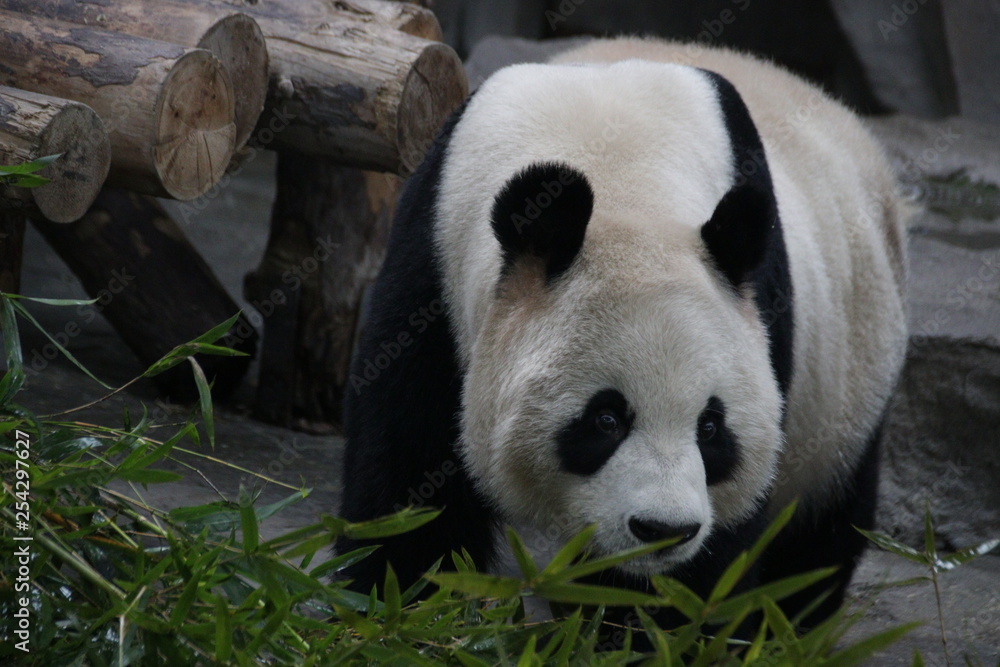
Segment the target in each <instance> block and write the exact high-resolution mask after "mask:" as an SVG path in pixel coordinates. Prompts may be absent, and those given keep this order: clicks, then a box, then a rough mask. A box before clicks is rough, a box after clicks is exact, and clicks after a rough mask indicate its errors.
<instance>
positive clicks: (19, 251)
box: [0, 211, 25, 294]
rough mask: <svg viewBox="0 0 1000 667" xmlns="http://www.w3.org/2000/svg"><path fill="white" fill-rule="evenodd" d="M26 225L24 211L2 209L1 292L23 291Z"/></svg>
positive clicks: (15, 292)
mask: <svg viewBox="0 0 1000 667" xmlns="http://www.w3.org/2000/svg"><path fill="white" fill-rule="evenodd" d="M24 226H25V218H24V214H23V213H20V212H18V211H0V292H6V293H7V294H20V293H21V262H22V260H23V258H24Z"/></svg>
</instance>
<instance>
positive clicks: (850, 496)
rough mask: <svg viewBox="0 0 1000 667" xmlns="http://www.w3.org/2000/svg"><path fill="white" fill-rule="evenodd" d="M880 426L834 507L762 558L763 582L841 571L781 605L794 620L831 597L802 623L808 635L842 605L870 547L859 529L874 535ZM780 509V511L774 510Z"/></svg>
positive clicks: (806, 520) (786, 535) (796, 525)
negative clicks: (822, 570) (830, 569)
mask: <svg viewBox="0 0 1000 667" xmlns="http://www.w3.org/2000/svg"><path fill="white" fill-rule="evenodd" d="M881 432H882V427H881V425H880V426H879V427H878V428H876V429H875V431H874V433H873V434H872V435H871V436H870V438H869V440H868V444H867V446H866V447H865V450H864V454H863V455H862V457H861V459H860V460H859V461H858V462H857V465H856V466H855V468H854V472H853V474H852V475H851V477H850V478H849V479H847V480H845V481H844V484H843V487H842V494H841V496H840V497H839V498H836V499H831V502H830V505H829V506H826V507H820V508H817V509H813V510H812V511H807V509H806V508H801V507H800V508H799V511H798V513H797V516H796V517H795V518H794V519H793V521H792V522H791V523H790V524H789V525H788V526H787V527H786V528H785V529H784V530H783V531H782V532H781V533H780V534H779V535H778V537H777V538H776V539H775V541H774V543H773V544H772V545H771V546H770V547H769V548H768V550H767V551H766V553H765V554H764V557H763V559H762V565H761V568H762V579H763V580H764V581H765V582H766V581H775V580H778V579H782V578H784V577H790V576H793V575H796V574H800V573H803V572H809V571H811V570H817V569H820V568H825V567H837V568H838V570H837V571H836V572H835V573H834V574H833V575H832V577H830V578H828V579H824V580H823V581H821V582H818V583H816V584H813V585H812V586H810V587H808V588H806V589H805V590H803V591H801V592H799V593H796V594H795V595H791V596H789V597H788V598H786V599H784V600H782V601H781V603H780V606H781V609H782V611H783V612H784V613H785V615H786V616H787V617H788V618H789V619H792V618H794V617H795V616H797V615H798V614H800V613H801V612H803V611H805V610H806V609H808V608H809V607H810V605H812V604H813V603H814V601H815V600H816V599H817V598H818V597H819V596H820V595H822V594H824V593H827V592H829V595H828V596H827V597H826V598H825V599H824V600H823V601H822V602H821V603H820V604H819V605H818V606H817V607H816V608H815V609H813V610H812V611H811V612H810V613H809V614H808V615H806V616H805V617H804V618H803V619H802V620H801V621H800V623H799V627H800V628H801V629H803V630H808V629H810V628H813V627H815V626H816V625H818V624H819V623H822V622H823V621H824V620H826V619H827V618H829V617H830V616H831V615H833V613H834V612H836V611H837V609H839V608H840V607H841V605H842V604H843V602H844V596H845V594H846V592H847V586H848V585H849V584H850V582H851V577H852V575H853V574H854V570H855V568H856V567H857V564H858V561H859V560H860V559H861V555H862V553H863V552H864V549H865V546H866V545H867V539H866V538H865V537H864V536H863V535H862V534H861V533H859V532H858V531H857V530H855V526H856V527H858V528H863V529H865V530H872V529H873V528H874V526H875V509H876V505H877V500H878V462H879V446H880V440H881ZM774 509H780V508H774Z"/></svg>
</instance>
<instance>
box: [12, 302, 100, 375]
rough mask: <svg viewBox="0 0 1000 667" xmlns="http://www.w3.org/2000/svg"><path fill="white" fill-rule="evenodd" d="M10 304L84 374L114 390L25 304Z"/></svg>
mask: <svg viewBox="0 0 1000 667" xmlns="http://www.w3.org/2000/svg"><path fill="white" fill-rule="evenodd" d="M5 296H6V295H5ZM10 304H11V305H12V306H13V307H14V310H16V311H17V314H18V315H20V316H21V317H23V318H24V319H26V320H28V322H30V323H31V325H32V326H33V327H35V328H36V329H38V330H39V331H40V332H42V334H44V335H45V337H46V338H48V339H49V342H51V343H52V344H53V345H54V346H55V348H56V349H57V350H59V352H60V353H61V354H62V355H63V356H64V357H66V358H67V359H69V360H70V362H72V364H73V365H74V366H76V367H77V368H79V369H80V370H81V371H83V373H84V374H85V375H86V376H87V377H89V378H90V379H91V380H93V381H94V382H96V383H97V384H99V385H101V386H102V387H104V388H105V389H111V390H113V389H114V387H112V386H111V385H109V384H106V383H104V382H102V381H100V380H99V379H97V376H96V375H94V374H93V373H91V372H90V371H89V370H87V368H86V367H85V366H84V365H83V364H81V363H80V362H79V361H78V360H77V358H76V357H74V356H73V355H72V353H70V351H69V350H67V349H66V348H65V347H63V346H62V344H61V343H60V342H59V341H57V340H56V339H55V338H53V337H52V335H51V334H49V332H48V331H46V330H45V327H43V326H42V325H41V324H39V323H38V320H36V319H35V318H34V316H33V315H32V314H31V313H29V312H28V311H27V310H26V309H25V308H24V306H22V305H21V304H20V303H18V302H17V301H16V300H12V301H10Z"/></svg>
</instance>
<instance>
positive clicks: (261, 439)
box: [20, 0, 1000, 665]
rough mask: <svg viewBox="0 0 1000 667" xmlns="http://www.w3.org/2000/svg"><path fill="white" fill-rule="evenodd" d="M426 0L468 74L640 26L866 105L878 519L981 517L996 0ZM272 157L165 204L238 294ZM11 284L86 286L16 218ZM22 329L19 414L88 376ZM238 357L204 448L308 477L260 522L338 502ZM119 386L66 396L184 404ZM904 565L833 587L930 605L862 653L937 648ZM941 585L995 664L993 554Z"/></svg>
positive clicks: (56, 316)
mask: <svg viewBox="0 0 1000 667" xmlns="http://www.w3.org/2000/svg"><path fill="white" fill-rule="evenodd" d="M779 4H780V5H782V7H778V6H777V5H779ZM436 10H437V11H438V12H439V15H440V17H441V19H442V24H443V26H444V28H445V32H446V37H447V39H449V41H451V43H452V44H453V45H455V46H456V47H457V48H459V49H460V50H461V52H462V53H463V55H465V56H466V57H467V58H468V61H469V62H468V72H469V76H470V80H471V81H472V82H473V84H475V83H477V82H479V81H481V80H482V78H484V77H485V76H487V75H488V74H489V72H491V71H493V70H495V69H496V68H497V67H500V66H502V65H504V64H509V63H513V62H525V61H537V60H541V59H544V57H545V56H546V54H548V53H550V52H552V51H553V50H558V49H562V48H566V46H567V42H566V41H563V40H562V39H560V40H559V41H555V42H552V41H547V42H541V43H540V42H537V41H534V40H537V39H539V38H544V37H559V38H570V39H578V38H580V36H581V35H593V34H605V33H612V34H614V33H619V32H623V31H624V32H640V33H650V34H659V35H665V36H675V37H684V38H689V39H698V38H700V39H702V40H703V41H711V42H712V43H719V44H732V45H736V46H739V47H741V48H746V49H751V50H754V51H757V52H762V53H766V54H769V55H771V56H772V57H774V58H775V59H777V60H779V61H780V62H782V63H784V64H786V65H788V66H789V67H792V68H794V69H796V70H797V71H799V72H801V73H803V74H804V75H806V76H809V77H810V78H813V79H814V80H816V81H819V82H821V83H822V84H823V85H825V86H826V87H827V88H828V89H829V90H831V91H834V92H835V93H836V94H838V95H840V96H841V97H843V98H844V99H846V100H848V101H849V102H850V103H851V104H853V105H854V106H856V107H857V108H859V109H863V110H865V111H868V112H873V113H875V114H876V115H874V116H872V117H871V118H870V119H869V123H870V126H871V127H872V129H873V131H874V132H875V133H876V135H877V136H878V137H879V138H880V140H881V141H882V142H883V144H884V145H885V147H886V150H887V152H888V153H889V155H890V157H891V159H892V161H893V164H894V166H895V168H896V169H897V172H898V174H899V178H900V181H901V182H902V183H903V185H904V188H905V190H906V192H907V193H908V196H909V197H910V199H911V201H912V202H913V204H914V205H915V206H916V207H917V208H918V209H919V212H918V214H917V215H916V216H915V218H914V220H913V222H912V225H911V227H910V233H909V241H910V242H909V247H910V265H911V282H910V289H909V297H910V299H909V306H910V314H909V318H910V326H911V331H912V338H911V346H910V350H909V354H908V360H907V366H906V369H905V372H904V377H903V379H902V382H901V384H900V388H899V391H898V394H897V396H896V399H895V401H894V405H893V408H892V411H891V414H890V419H889V425H888V429H887V433H886V440H885V446H884V455H883V482H882V489H881V501H880V511H879V515H878V521H879V525H880V530H882V531H884V532H886V533H889V534H891V535H893V536H894V537H897V538H898V539H901V540H903V541H906V542H908V543H911V544H913V545H914V546H920V544H921V543H922V516H923V512H924V508H925V506H927V505H928V504H929V506H930V509H931V511H932V513H933V515H934V517H935V520H936V538H937V541H938V546H939V548H942V549H948V550H951V549H957V548H962V547H967V546H970V545H972V544H975V543H978V542H981V541H983V540H986V539H990V538H995V537H1000V227H998V221H1000V187H998V186H1000V37H998V36H997V35H998V34H1000V1H998V0H948V1H947V2H944V1H942V2H936V1H934V0H926V1H924V2H920V1H919V0H905V1H904V0H892V1H891V0H873V1H870V2H869V1H862V0H833V1H832V2H830V3H822V2H814V3H764V2H763V1H762V0H711V1H709V0H706V1H695V2H690V3H670V4H667V3H652V2H646V3H642V2H634V3H623V2H612V1H611V0H562V2H561V3H560V2H542V1H539V0H523V1H520V2H505V3H496V2H483V1H479V0H467V1H465V2H461V1H460V0H438V2H437V5H436ZM726 11H728V12H730V13H731V15H730V14H726V13H724V12H726ZM546 12H554V14H553V13H549V14H547V13H546ZM730 16H731V17H732V20H731V21H729V22H728V23H727V22H726V20H727V19H729V18H730ZM716 33H718V34H716ZM490 35H493V36H492V37H491V36H490ZM699 35H701V37H699ZM706 35H707V37H706ZM522 38H530V39H522ZM273 167H274V164H273V156H271V155H269V154H266V153H262V154H260V157H259V158H258V159H256V160H255V161H254V162H253V163H251V164H249V165H248V166H247V167H246V168H245V169H244V171H243V173H241V175H240V177H239V178H236V179H234V180H233V181H232V182H231V184H230V185H229V186H228V187H227V188H224V189H222V190H221V191H220V192H219V194H218V196H216V197H215V198H214V199H212V200H210V201H204V202H198V206H197V208H192V207H191V205H190V204H177V203H173V202H170V203H168V206H170V207H171V209H172V210H173V212H174V214H175V218H176V219H177V220H178V221H179V222H181V223H182V226H183V227H184V231H185V232H186V233H187V234H188V235H189V237H190V238H191V240H192V241H193V243H194V244H195V245H196V246H197V247H198V249H199V250H200V251H201V252H202V254H203V256H204V257H205V258H206V260H207V261H208V262H209V264H210V265H211V266H212V267H214V268H215V270H216V271H217V273H218V275H219V277H220V279H221V281H222V283H223V284H224V285H225V286H226V288H227V289H228V290H229V291H230V293H231V294H232V295H233V297H234V298H236V299H237V301H238V302H241V303H242V280H243V276H244V275H245V274H246V273H247V272H248V271H250V270H251V269H253V268H255V267H256V265H257V263H258V262H259V260H260V257H261V254H262V252H263V247H264V243H265V241H266V238H267V230H268V215H269V209H270V203H271V201H272V198H273V188H274V185H273ZM22 291H23V292H24V293H25V294H27V295H33V296H44V297H56V298H58V297H77V298H84V297H85V295H84V293H83V291H82V289H81V288H80V286H79V283H78V282H77V281H76V279H75V278H74V277H73V276H72V274H71V273H70V272H69V271H68V270H67V269H66V268H65V266H63V265H62V263H61V262H60V260H59V259H58V258H57V257H56V256H55V254H54V253H53V252H52V251H51V250H50V249H49V248H48V247H47V246H46V245H45V243H44V241H43V240H42V239H41V238H40V237H39V236H38V235H37V234H35V233H34V232H33V231H31V230H29V235H28V239H27V247H26V258H25V274H24V280H23V290H22ZM244 305H247V304H245V303H244ZM34 312H35V313H36V315H37V316H38V318H39V319H40V320H41V321H42V323H43V324H44V325H45V326H46V327H47V328H48V329H49V330H50V331H62V330H64V329H65V327H66V326H67V324H68V323H70V322H74V323H76V324H77V325H78V326H80V327H81V330H82V333H80V334H79V335H78V336H76V337H74V338H73V339H72V340H71V341H70V344H69V347H70V349H71V350H72V351H73V353H74V354H76V355H77V356H78V358H79V359H80V360H81V361H82V362H83V363H84V364H86V365H87V366H88V367H90V368H91V369H92V370H94V372H95V373H96V374H97V375H98V376H99V377H101V378H102V379H104V380H105V381H107V382H109V383H111V384H115V385H118V384H121V383H123V382H125V381H127V380H128V379H131V378H132V377H133V376H135V375H137V374H138V373H140V372H141V371H142V370H143V369H142V368H140V366H139V363H138V361H137V360H136V359H135V358H134V357H133V356H132V354H131V353H130V352H129V351H128V349H127V348H126V347H125V346H124V345H123V344H122V343H121V342H120V341H119V340H118V338H117V336H116V335H115V333H114V332H113V330H112V329H111V328H110V326H109V325H108V324H107V323H106V322H105V321H104V320H103V319H102V318H101V317H100V316H97V317H93V315H92V314H90V313H88V312H87V311H80V310H77V309H73V308H70V309H65V308H63V309H60V308H52V307H44V306H38V307H34ZM22 333H23V339H24V340H23V345H24V350H25V356H26V361H27V362H28V363H29V365H30V364H31V363H32V361H34V362H35V366H36V370H35V371H33V372H31V373H29V379H28V383H27V389H26V391H25V393H24V394H23V395H22V396H21V397H20V399H21V401H22V402H23V403H24V404H25V405H27V406H28V407H30V408H31V409H32V410H34V411H35V412H36V413H37V414H48V413H52V412H57V411H59V410H65V409H67V408H70V407H73V406H76V405H80V404H83V403H85V402H87V401H89V400H92V399H94V398H97V397H98V396H100V395H101V394H102V393H103V391H102V390H101V388H100V387H98V386H97V385H96V384H94V383H92V382H90V381H89V380H87V379H86V378H84V377H83V376H82V375H81V374H80V373H79V372H78V371H77V370H76V369H75V368H73V367H72V366H70V365H69V364H68V363H67V362H65V361H64V360H62V359H54V360H51V361H49V360H47V359H45V358H44V356H43V354H42V352H43V350H44V349H45V345H46V342H47V341H46V340H45V339H44V338H43V337H41V335H40V334H37V333H35V332H31V331H27V330H24V331H23V332H22ZM254 377H255V375H254V373H253V371H251V374H250V375H249V376H248V379H247V381H246V383H245V386H244V387H243V388H242V390H241V391H240V392H238V393H237V395H236V396H235V398H234V399H232V400H231V401H230V402H229V403H228V404H227V405H225V406H223V407H221V408H220V409H219V413H218V414H217V440H218V444H217V448H216V451H215V452H214V455H216V456H219V457H220V458H223V459H225V460H230V461H233V462H234V463H237V464H239V465H241V466H244V467H245V468H248V469H250V470H253V471H257V472H262V473H264V474H266V475H268V476H270V477H272V478H274V479H277V480H281V481H283V482H286V483H289V484H292V485H298V484H300V483H304V484H306V485H307V486H310V487H312V488H313V492H312V494H311V495H310V497H309V498H308V499H307V500H306V501H304V502H302V503H299V504H297V505H295V506H293V507H292V508H290V510H289V511H287V512H284V513H282V514H279V515H278V516H277V517H275V518H274V519H272V520H271V521H270V522H269V523H268V524H267V525H266V526H265V527H264V531H263V532H264V533H265V534H269V535H273V534H277V533H279V532H282V531H284V530H287V529H289V528H291V527H293V526H297V525H301V524H303V523H305V522H308V521H311V520H313V519H314V518H315V517H316V516H317V515H318V514H319V513H321V512H329V511H332V510H333V509H334V508H336V506H337V499H338V496H339V489H340V478H339V475H340V467H339V457H340V452H341V446H342V442H341V441H340V439H339V438H336V437H324V436H311V435H306V434H302V433H296V432H293V431H288V430H284V429H280V428H276V427H272V426H268V425H264V424H260V423H258V422H255V421H253V420H250V419H249V418H248V417H247V412H248V410H247V408H246V407H245V406H246V405H247V404H248V403H249V400H250V397H251V396H252V394H253V384H254V382H255V379H254ZM135 387H136V388H135V390H134V391H133V392H130V393H129V394H127V395H125V396H120V397H116V398H115V399H114V400H111V401H108V402H106V403H105V404H102V405H100V406H97V407H95V408H92V409H89V410H87V411H85V412H83V413H77V417H78V418H80V419H89V420H94V421H99V422H100V423H105V424H117V423H120V419H121V410H122V406H123V404H126V405H129V406H130V407H131V409H132V410H133V414H134V412H135V411H136V410H141V407H140V403H144V404H145V405H147V406H148V407H150V409H151V411H152V412H153V415H154V419H155V420H156V422H157V423H160V424H164V425H169V424H171V423H175V422H178V421H180V422H183V420H184V416H185V415H186V414H187V408H186V407H184V406H174V405H171V404H168V403H164V402H163V401H162V400H161V399H160V398H158V397H157V396H156V393H155V390H154V389H153V387H152V386H151V385H148V384H142V383H140V384H137V385H135ZM193 463H194V465H196V466H197V467H198V468H199V469H200V470H202V471H203V472H204V473H205V474H206V475H207V476H208V477H209V478H210V479H212V480H213V482H214V483H215V485H216V487H217V488H218V490H219V491H221V492H222V493H224V494H232V495H233V496H235V494H236V491H237V488H238V486H239V484H240V483H244V484H248V485H252V484H254V483H255V480H254V479H253V478H252V476H250V475H244V474H239V473H237V472H235V471H233V470H232V469H229V468H222V467H219V466H213V465H211V464H208V463H206V462H204V461H195V462H193ZM256 483H257V484H258V486H259V480H257V481H256ZM140 491H142V493H143V494H144V495H145V497H146V498H147V499H148V500H149V501H150V502H152V503H154V504H156V503H160V504H162V505H165V506H174V505H180V504H190V503H195V502H208V501H211V500H215V499H217V498H218V496H217V491H216V490H214V489H213V488H211V487H210V486H209V485H208V484H207V483H206V482H205V481H204V480H202V479H201V478H200V477H198V476H196V475H192V474H187V478H186V479H185V480H184V481H183V482H179V483H176V484H170V485H161V486H154V487H151V488H150V489H149V490H148V491H144V490H141V489H140ZM262 493H263V496H264V500H265V501H270V500H275V499H277V498H279V497H283V496H284V495H287V493H288V490H287V489H284V488H281V487H278V486H275V485H269V486H266V487H262ZM920 574H922V572H921V571H920V570H919V568H917V567H916V566H914V565H912V564H911V563H908V562H906V561H903V560H901V559H900V558H898V557H895V556H892V555H889V554H885V553H882V552H878V551H876V550H869V552H868V554H867V555H866V557H865V560H864V562H863V563H862V565H861V567H860V568H859V571H858V573H857V575H856V577H855V584H854V586H853V588H852V593H853V603H854V605H855V609H856V610H858V611H859V612H860V613H861V614H863V616H862V620H861V621H860V622H859V623H858V624H857V625H856V626H855V627H854V628H853V629H852V630H851V632H850V633H849V637H852V638H858V637H861V636H863V635H866V634H869V633H871V632H874V631H876V630H878V629H882V628H887V627H891V626H892V625H894V624H898V623H902V622H904V621H909V620H913V619H923V620H926V621H928V623H926V624H925V625H924V626H922V627H921V628H919V629H918V630H916V631H914V632H913V633H911V634H910V635H909V636H908V637H907V638H906V639H905V640H903V641H902V642H900V643H899V644H897V645H896V646H894V647H893V648H892V649H890V650H889V651H887V652H886V653H884V654H883V655H880V656H878V657H877V659H875V660H873V661H872V664H878V665H897V664H898V665H909V664H910V662H911V659H912V654H913V650H914V649H919V650H920V651H921V652H922V653H923V656H924V659H925V660H926V662H927V664H929V665H937V664H945V663H944V652H943V647H942V641H941V636H940V631H939V629H938V628H937V616H936V614H937V611H936V603H935V598H934V595H933V590H932V588H931V586H930V584H929V583H927V584H919V585H913V586H907V587H886V584H889V583H891V582H894V581H901V580H905V579H909V578H912V577H914V576H918V575H920ZM941 585H942V600H943V606H944V615H945V631H946V634H947V638H948V647H949V652H950V655H951V659H952V661H953V662H955V663H957V664H961V663H962V655H963V654H966V655H968V656H969V657H970V659H971V660H972V661H973V662H972V663H971V664H980V663H981V664H984V665H990V664H995V663H997V661H998V660H1000V556H997V555H990V556H985V557H982V558H980V559H979V560H977V561H975V562H973V563H970V564H967V565H964V566H961V567H959V568H957V569H955V570H953V571H950V572H945V573H943V574H942V575H941ZM977 660H978V661H980V662H976V661H977Z"/></svg>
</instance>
